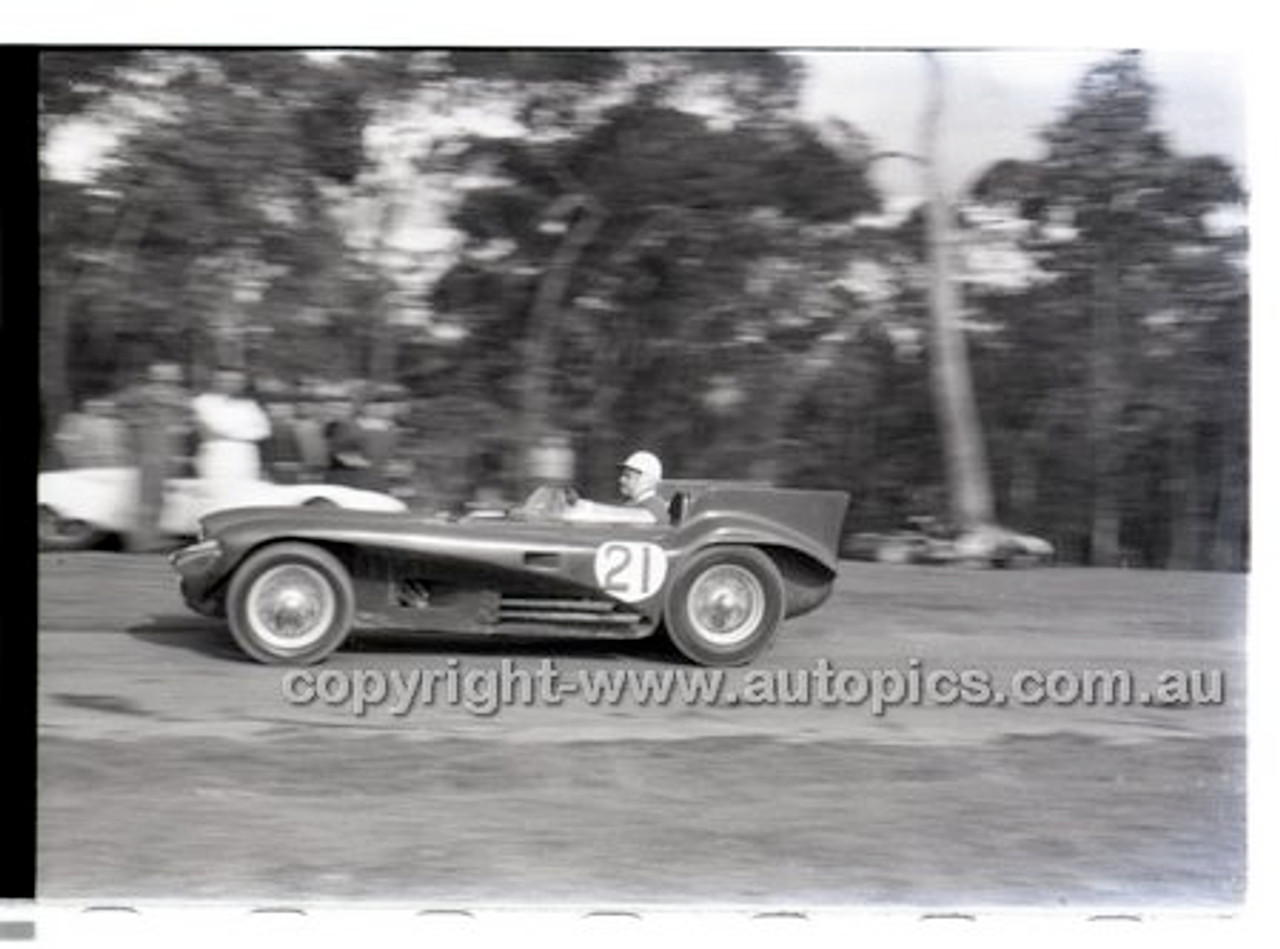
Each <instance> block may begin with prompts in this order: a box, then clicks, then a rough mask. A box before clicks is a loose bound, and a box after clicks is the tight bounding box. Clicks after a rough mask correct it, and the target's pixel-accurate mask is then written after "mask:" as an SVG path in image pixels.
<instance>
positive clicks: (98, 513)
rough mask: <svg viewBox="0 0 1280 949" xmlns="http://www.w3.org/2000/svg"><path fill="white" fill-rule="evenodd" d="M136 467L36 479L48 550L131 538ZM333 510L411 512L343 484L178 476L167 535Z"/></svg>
mask: <svg viewBox="0 0 1280 949" xmlns="http://www.w3.org/2000/svg"><path fill="white" fill-rule="evenodd" d="M137 503H138V470H137V469H136V468H71V469H67V470H64V471H46V472H41V473H40V475H39V476H38V477H37V479H36V504H37V532H38V540H39V545H40V548H41V549H42V550H82V549H88V548H91V547H96V546H99V545H101V544H103V543H105V542H107V541H108V540H109V539H111V538H119V537H121V536H123V535H125V534H127V533H128V531H129V529H130V528H131V526H132V525H133V524H134V522H135V520H136V516H135V511H136V510H137ZM289 505H311V506H332V507H343V508H351V509H353V510H362V511H388V512H394V511H403V510H404V509H405V504H404V502H403V501H401V500H400V499H399V498H396V497H393V496H391V495H389V494H383V493H382V492H380V491H365V490H361V489H357V488H351V487H347V486H346V485H341V484H276V483H274V482H271V481H265V480H248V479H246V480H243V481H238V482H233V483H232V484H231V485H229V486H228V485H215V484H214V483H213V482H212V481H209V480H206V479H202V478H171V479H169V480H167V481H166V482H165V485H164V501H163V506H162V507H161V511H160V530H161V531H162V532H163V533H165V534H167V535H169V536H171V537H183V538H191V537H194V536H195V535H196V533H197V531H198V529H199V520H200V518H201V517H203V516H204V515H205V514H208V513H210V512H211V511H213V510H215V509H217V508H219V507H249V506H272V507H283V506H289Z"/></svg>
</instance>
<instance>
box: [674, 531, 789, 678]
mask: <svg viewBox="0 0 1280 949" xmlns="http://www.w3.org/2000/svg"><path fill="white" fill-rule="evenodd" d="M784 605H785V604H784V593H783V586H782V576H781V574H779V573H778V568H777V567H776V566H775V565H774V563H773V561H772V560H771V559H770V558H769V556H768V555H767V554H765V553H764V552H763V551H760V550H757V549H755V548H754V547H733V546H726V547H712V548H709V549H707V550H703V551H700V552H699V553H696V554H694V555H693V557H692V558H691V559H690V560H689V562H688V563H687V564H685V566H684V567H683V569H682V570H681V571H680V574H679V576H678V577H677V578H676V580H675V581H674V582H673V583H672V585H671V589H670V591H669V592H668V594H667V605H666V612H665V621H666V628H667V635H668V637H669V638H670V639H671V641H672V643H673V644H674V645H675V647H676V648H677V649H679V650H680V652H682V653H683V654H684V655H685V656H686V657H688V658H689V659H692V660H693V661H694V662H697V663H699V664H701V665H706V666H733V665H741V664H743V663H745V662H749V661H750V660H751V659H753V658H754V657H755V656H757V655H758V654H759V653H760V652H761V651H762V650H763V649H764V648H765V647H766V646H767V645H768V644H769V641H770V640H771V639H772V638H773V634H774V632H775V630H776V629H777V628H778V624H779V622H781V620H782V614H783V607H784Z"/></svg>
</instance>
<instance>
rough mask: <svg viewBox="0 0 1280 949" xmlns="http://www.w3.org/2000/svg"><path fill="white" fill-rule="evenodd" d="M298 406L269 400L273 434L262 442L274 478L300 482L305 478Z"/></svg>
mask: <svg viewBox="0 0 1280 949" xmlns="http://www.w3.org/2000/svg"><path fill="white" fill-rule="evenodd" d="M295 415H296V412H295V406H294V404H293V403H292V402H285V401H282V400H280V399H274V400H272V401H270V402H268V403H267V418H268V419H269V420H270V422H271V435H270V436H269V437H268V438H267V439H266V440H265V441H264V442H263V443H262V460H263V463H264V465H265V467H266V470H267V473H268V474H269V475H270V477H271V480H272V481H275V482H277V483H279V484H297V483H299V481H300V480H301V477H300V476H301V470H302V450H301V446H300V445H299V443H298V431H297V428H296V423H297V421H298V420H297V418H296V417H295Z"/></svg>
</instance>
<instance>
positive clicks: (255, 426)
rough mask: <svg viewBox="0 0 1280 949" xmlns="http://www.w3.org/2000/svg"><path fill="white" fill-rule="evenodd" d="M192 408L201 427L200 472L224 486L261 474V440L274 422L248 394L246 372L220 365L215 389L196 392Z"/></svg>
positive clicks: (198, 462) (268, 433) (197, 458)
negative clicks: (197, 393) (259, 447)
mask: <svg viewBox="0 0 1280 949" xmlns="http://www.w3.org/2000/svg"><path fill="white" fill-rule="evenodd" d="M192 408H193V409H194V410H195V417H196V424H197V425H198V426H199V427H200V449H199V451H198V453H197V455H196V471H197V473H198V474H199V476H200V477H201V478H207V479H209V480H210V481H213V482H216V483H218V484H221V485H224V486H225V485H227V484H230V483H233V482H236V481H244V480H258V479H259V478H261V476H262V459H261V454H260V452H259V449H258V443H259V442H261V441H263V440H265V439H266V438H267V437H268V436H269V435H270V434H271V422H270V420H269V419H268V418H267V415H266V413H265V412H263V411H262V407H261V406H259V405H258V403H257V402H256V401H254V400H253V398H252V397H250V396H247V395H246V394H245V376H244V373H243V372H241V371H240V370H239V369H219V370H218V371H217V372H216V373H215V374H214V380H213V391H211V392H205V393H203V394H201V395H199V396H196V398H195V401H194V402H193V403H192Z"/></svg>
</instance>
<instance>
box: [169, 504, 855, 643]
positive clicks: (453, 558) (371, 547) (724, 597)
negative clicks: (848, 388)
mask: <svg viewBox="0 0 1280 949" xmlns="http://www.w3.org/2000/svg"><path fill="white" fill-rule="evenodd" d="M660 494H661V495H662V496H663V498H664V499H666V501H667V503H668V505H669V510H670V514H671V523H670V524H669V525H656V524H653V523H637V522H635V521H629V520H626V519H620V520H617V521H605V522H600V521H594V520H586V519H583V518H581V517H577V516H575V512H576V510H577V509H578V508H579V504H580V503H589V502H578V501H576V499H575V497H574V495H573V494H572V493H571V492H569V491H567V489H564V488H557V487H550V486H543V487H541V488H539V489H537V490H535V491H534V492H533V494H532V495H530V497H529V498H528V499H527V500H526V501H525V502H524V503H523V504H520V505H517V506H515V507H512V508H509V509H506V510H505V511H502V512H493V511H489V512H484V513H483V514H479V513H477V514H471V515H466V516H461V517H457V516H451V515H441V514H436V515H430V516H422V515H420V516H410V515H405V514H382V513H364V512H356V511H346V510H338V509H313V508H289V509H280V508H276V509H271V508H257V509H241V510H227V511H220V512H217V513H214V514H212V515H210V516H207V517H205V518H204V519H203V520H202V522H201V534H200V537H199V539H198V540H197V542H196V543H194V544H192V545H190V546H188V547H185V548H183V549H181V550H178V551H176V552H175V553H174V554H172V555H171V557H170V561H171V563H172V565H173V567H174V569H175V571H176V572H177V574H178V575H179V576H180V578H181V579H180V587H181V592H182V596H183V598H184V600H185V601H186V603H187V605H188V606H190V607H191V608H192V609H193V610H195V611H196V612H199V613H201V614H204V615H208V616H214V617H225V618H226V620H227V621H228V625H229V626H230V629H231V634H232V637H233V638H234V640H235V641H236V643H237V644H238V645H239V646H240V648H241V649H242V650H243V651H244V652H245V653H247V654H248V655H249V656H250V657H252V658H253V659H256V660H258V661H260V662H264V663H269V664H282V663H289V664H308V663H315V662H319V661H321V660H323V659H324V658H326V657H327V656H329V655H330V654H331V653H332V652H333V651H334V650H335V649H337V648H338V647H339V646H341V645H342V644H343V642H344V641H345V640H346V639H347V637H348V635H349V634H350V633H351V632H352V630H394V631H413V632H421V633H423V634H431V633H436V634H475V635H504V636H516V637H545V636H558V637H584V638H593V639H641V638H643V637H647V636H650V635H652V634H654V633H655V632H657V631H659V630H660V629H662V630H665V632H666V635H667V637H668V638H669V639H670V640H671V642H672V643H673V644H674V645H675V647H676V648H677V649H678V650H679V651H680V652H681V653H682V654H683V655H684V656H685V657H686V658H688V659H689V660H691V661H693V662H695V663H699V664H703V665H739V664H742V663H745V662H748V661H750V660H751V659H752V658H754V657H755V656H756V655H758V654H759V653H760V652H761V651H762V650H763V649H764V648H765V647H766V646H767V645H768V644H769V642H770V641H771V639H772V638H773V636H774V634H775V632H776V630H777V628H778V626H779V624H780V623H781V621H782V620H783V619H785V618H788V617H793V616H799V615H800V614H802V613H807V612H809V611H811V610H813V609H816V608H817V607H818V606H819V605H821V604H822V603H823V602H824V601H825V600H826V599H827V597H828V596H829V595H830V593H831V589H832V585H833V583H834V581H835V578H836V575H837V571H838V560H837V544H838V542H839V534H840V526H841V522H842V521H843V519H844V513H845V509H846V507H847V505H848V501H849V498H848V495H846V494H845V493H843V492H839V491H810V490H797V489H785V488H773V487H767V486H760V485H752V484H744V483H734V482H723V481H679V482H676V481H668V482H664V483H663V486H662V488H661V489H660Z"/></svg>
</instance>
